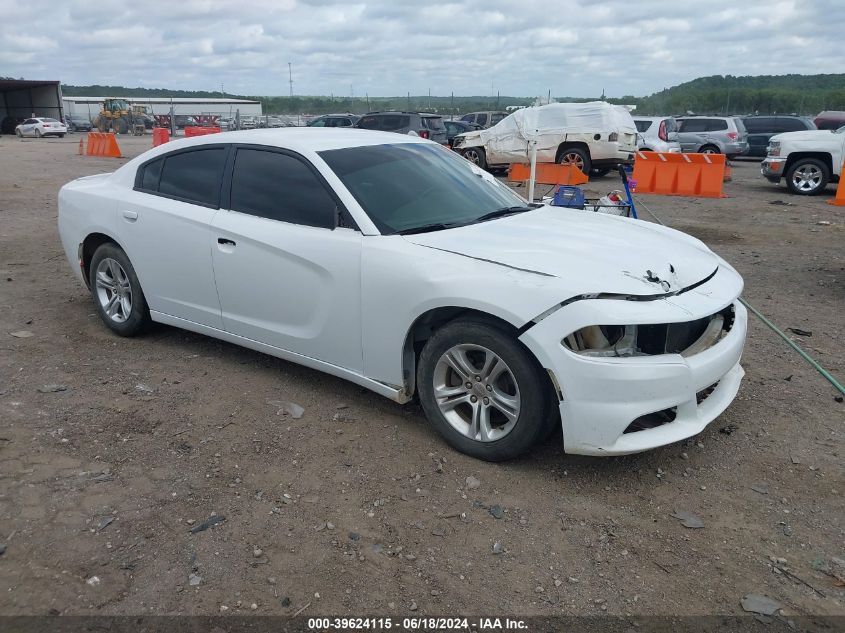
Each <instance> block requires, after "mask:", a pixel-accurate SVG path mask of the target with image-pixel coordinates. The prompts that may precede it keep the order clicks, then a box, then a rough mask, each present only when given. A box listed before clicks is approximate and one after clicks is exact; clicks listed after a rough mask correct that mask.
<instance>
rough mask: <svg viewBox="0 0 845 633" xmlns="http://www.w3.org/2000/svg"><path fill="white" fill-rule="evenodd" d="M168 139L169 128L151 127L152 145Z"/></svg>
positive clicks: (160, 143)
mask: <svg viewBox="0 0 845 633" xmlns="http://www.w3.org/2000/svg"><path fill="white" fill-rule="evenodd" d="M169 140H170V130H168V129H167V128H166V127H154V128H153V147H158V146H159V145H162V144H163V143H167V142H168V141H169Z"/></svg>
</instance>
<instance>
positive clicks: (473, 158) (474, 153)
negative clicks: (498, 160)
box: [461, 147, 487, 169]
mask: <svg viewBox="0 0 845 633" xmlns="http://www.w3.org/2000/svg"><path fill="white" fill-rule="evenodd" d="M461 154H462V155H463V157H464V158H466V159H467V160H468V161H469V162H471V163H472V164H473V165H478V166H479V167H481V169H484V168H485V167H487V157H486V156H485V155H484V150H483V149H481V148H480V147H470V148H467V149H465V150H464V151H463V152H461Z"/></svg>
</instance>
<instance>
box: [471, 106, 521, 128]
mask: <svg viewBox="0 0 845 633" xmlns="http://www.w3.org/2000/svg"><path fill="white" fill-rule="evenodd" d="M509 114H510V112H501V111H498V110H487V111H485V112H470V113H469V114H465V115H463V116H462V117H461V121H465V122H466V123H475V124H476V125H479V126H481V127H482V128H484V129H487V128H488V127H493V126H494V125H496V124H497V123H498V122H499V121H501V120H502V119H504V118H505V117H506V116H508V115H509Z"/></svg>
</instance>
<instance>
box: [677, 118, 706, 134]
mask: <svg viewBox="0 0 845 633" xmlns="http://www.w3.org/2000/svg"><path fill="white" fill-rule="evenodd" d="M705 123H706V121H705V120H704V119H684V120H683V121H678V124H679V125H680V127H681V132H703V131H704V130H705Z"/></svg>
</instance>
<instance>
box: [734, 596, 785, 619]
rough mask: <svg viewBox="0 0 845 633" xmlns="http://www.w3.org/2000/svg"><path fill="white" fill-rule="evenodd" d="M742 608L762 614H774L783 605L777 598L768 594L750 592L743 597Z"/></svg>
mask: <svg viewBox="0 0 845 633" xmlns="http://www.w3.org/2000/svg"><path fill="white" fill-rule="evenodd" d="M741 604H742V608H743V609H744V610H745V611H748V612H749V613H759V614H760V615H774V614H775V613H777V612H778V611H779V610H780V609H782V608H783V605H782V604H781V603H780V602H777V601H776V600H772V599H771V598H769V597H767V596H761V595H760V594H757V593H749V594H747V595H746V596H745V597H744V598H743V599H742V602H741Z"/></svg>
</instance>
